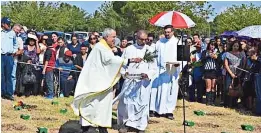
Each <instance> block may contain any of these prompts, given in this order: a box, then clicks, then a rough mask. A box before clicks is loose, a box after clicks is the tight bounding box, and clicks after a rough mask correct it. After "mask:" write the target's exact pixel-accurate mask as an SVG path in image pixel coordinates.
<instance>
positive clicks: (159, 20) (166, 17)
mask: <svg viewBox="0 0 261 133" xmlns="http://www.w3.org/2000/svg"><path fill="white" fill-rule="evenodd" d="M149 22H150V24H152V25H155V26H160V27H164V26H166V25H172V26H173V27H174V28H176V29H185V28H191V27H194V26H195V25H196V24H195V23H194V22H193V21H192V20H191V19H190V18H189V17H188V16H187V15H185V14H183V13H180V12H177V11H165V12H161V13H159V14H157V15H155V16H154V17H152V18H151V19H150V20H149Z"/></svg>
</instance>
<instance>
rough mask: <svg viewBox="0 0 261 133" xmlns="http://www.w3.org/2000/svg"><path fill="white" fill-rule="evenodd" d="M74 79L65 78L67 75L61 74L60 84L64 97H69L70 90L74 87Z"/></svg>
mask: <svg viewBox="0 0 261 133" xmlns="http://www.w3.org/2000/svg"><path fill="white" fill-rule="evenodd" d="M74 84H75V81H74V79H71V80H67V77H64V76H61V79H60V85H61V92H62V93H63V95H64V96H65V97H69V94H70V92H71V91H72V90H73V89H74Z"/></svg>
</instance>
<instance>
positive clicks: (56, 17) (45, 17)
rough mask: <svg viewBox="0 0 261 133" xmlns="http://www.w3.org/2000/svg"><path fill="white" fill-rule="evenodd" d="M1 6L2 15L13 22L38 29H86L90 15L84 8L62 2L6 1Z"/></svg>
mask: <svg viewBox="0 0 261 133" xmlns="http://www.w3.org/2000/svg"><path fill="white" fill-rule="evenodd" d="M1 7H2V12H1V15H2V16H8V17H10V18H11V19H12V21H13V23H20V24H22V25H25V26H27V27H28V28H33V27H34V28H36V29H37V30H38V31H42V30H60V31H73V30H85V29H86V28H87V23H86V22H87V19H89V17H90V16H89V14H87V13H86V12H85V11H84V10H83V9H80V8H78V7H76V6H72V5H70V4H67V3H60V2H43V1H39V2H36V1H30V2H26V1H23V2H22V1H19V2H5V3H3V4H2V5H1Z"/></svg>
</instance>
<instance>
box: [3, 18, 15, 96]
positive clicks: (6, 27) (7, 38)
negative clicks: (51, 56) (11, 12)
mask: <svg viewBox="0 0 261 133" xmlns="http://www.w3.org/2000/svg"><path fill="white" fill-rule="evenodd" d="M10 24H11V20H10V18H8V17H3V18H2V19H1V28H2V30H1V77H2V78H1V82H2V83H1V92H2V93H1V97H2V98H4V99H8V100H14V97H13V94H14V90H13V83H12V76H11V75H12V71H13V65H14V57H13V55H15V52H16V51H17V49H18V44H17V42H16V34H15V32H14V31H13V30H12V29H11V26H10Z"/></svg>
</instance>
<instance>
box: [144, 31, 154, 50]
mask: <svg viewBox="0 0 261 133" xmlns="http://www.w3.org/2000/svg"><path fill="white" fill-rule="evenodd" d="M154 38H155V36H154V34H153V33H149V34H148V38H147V40H146V45H148V46H149V47H150V50H151V52H154V51H155V50H156V44H155V43H154V42H153V41H154Z"/></svg>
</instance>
